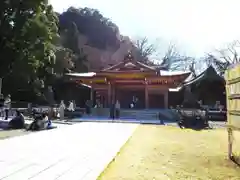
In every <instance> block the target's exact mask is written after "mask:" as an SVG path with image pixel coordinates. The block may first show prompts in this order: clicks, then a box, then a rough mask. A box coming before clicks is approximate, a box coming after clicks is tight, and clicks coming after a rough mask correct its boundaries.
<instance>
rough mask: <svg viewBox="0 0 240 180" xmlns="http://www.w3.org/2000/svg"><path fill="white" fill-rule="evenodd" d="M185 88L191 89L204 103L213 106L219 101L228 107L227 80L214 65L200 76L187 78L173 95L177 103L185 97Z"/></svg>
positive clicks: (198, 99) (195, 96)
mask: <svg viewBox="0 0 240 180" xmlns="http://www.w3.org/2000/svg"><path fill="white" fill-rule="evenodd" d="M185 89H188V90H190V92H191V93H192V95H193V96H194V99H196V100H197V101H201V102H202V104H203V105H208V106H209V107H211V106H214V105H215V104H216V102H218V103H220V104H221V105H223V106H224V107H226V93H225V80H224V78H223V77H222V76H220V75H219V74H218V73H217V72H216V70H215V69H214V68H213V67H212V66H210V67H208V68H207V69H206V70H205V71H203V72H202V73H200V74H199V75H198V76H196V77H194V78H188V79H186V80H185V81H184V82H183V83H182V85H181V86H179V87H178V88H176V89H175V93H173V94H172V95H171V96H172V97H174V99H175V100H173V99H172V101H171V102H173V101H174V102H178V104H177V105H180V104H181V103H180V102H183V100H184V98H185V97H184V91H185Z"/></svg>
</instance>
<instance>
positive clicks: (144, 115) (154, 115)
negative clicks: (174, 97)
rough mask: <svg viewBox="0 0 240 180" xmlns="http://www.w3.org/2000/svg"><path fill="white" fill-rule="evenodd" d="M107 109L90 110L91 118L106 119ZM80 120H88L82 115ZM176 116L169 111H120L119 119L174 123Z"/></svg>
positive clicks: (107, 115)
mask: <svg viewBox="0 0 240 180" xmlns="http://www.w3.org/2000/svg"><path fill="white" fill-rule="evenodd" d="M108 117H109V109H108V108H101V109H100V108H95V109H92V114H91V118H96V119H97V118H101V119H102V118H108ZM82 118H88V116H87V115H83V116H82ZM178 118H179V117H178V115H177V114H176V113H175V112H174V111H173V110H170V109H121V111H120V119H136V120H167V121H176V120H178Z"/></svg>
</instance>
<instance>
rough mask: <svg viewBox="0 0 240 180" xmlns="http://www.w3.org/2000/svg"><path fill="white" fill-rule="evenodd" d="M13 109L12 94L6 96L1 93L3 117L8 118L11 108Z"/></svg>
mask: <svg viewBox="0 0 240 180" xmlns="http://www.w3.org/2000/svg"><path fill="white" fill-rule="evenodd" d="M10 109H11V95H10V94H9V95H7V96H6V97H4V95H3V94H0V113H1V117H2V118H4V117H5V118H4V119H5V120H7V119H8V115H9V110H10Z"/></svg>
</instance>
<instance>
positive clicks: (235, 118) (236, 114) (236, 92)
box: [225, 64, 240, 164]
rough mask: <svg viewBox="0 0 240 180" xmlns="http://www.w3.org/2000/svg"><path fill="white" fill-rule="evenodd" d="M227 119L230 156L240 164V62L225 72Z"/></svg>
mask: <svg viewBox="0 0 240 180" xmlns="http://www.w3.org/2000/svg"><path fill="white" fill-rule="evenodd" d="M225 79H226V98H227V119H228V128H227V130H228V156H229V158H230V159H232V160H234V161H235V162H237V163H238V164H240V148H239V145H240V144H239V143H240V64H236V65H235V66H233V67H231V68H229V69H228V70H227V71H226V73H225Z"/></svg>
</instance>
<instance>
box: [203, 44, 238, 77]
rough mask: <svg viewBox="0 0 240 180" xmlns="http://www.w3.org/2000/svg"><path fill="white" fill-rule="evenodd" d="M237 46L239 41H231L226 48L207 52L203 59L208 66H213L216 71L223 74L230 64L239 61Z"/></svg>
mask: <svg viewBox="0 0 240 180" xmlns="http://www.w3.org/2000/svg"><path fill="white" fill-rule="evenodd" d="M239 48H240V42H239V41H233V42H232V43H230V44H228V45H227V47H226V48H223V49H220V50H216V51H215V52H212V53H207V55H206V57H205V61H206V63H207V64H208V66H210V65H212V66H214V67H215V68H216V70H217V72H218V73H219V74H220V75H223V74H224V72H225V70H226V69H227V68H228V67H229V66H230V65H232V64H235V63H238V62H240V56H239Z"/></svg>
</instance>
